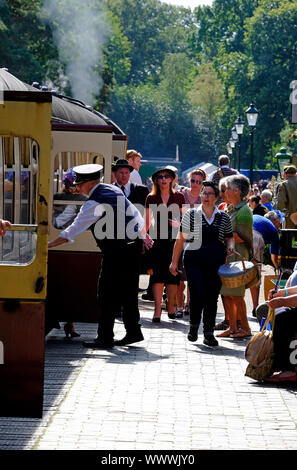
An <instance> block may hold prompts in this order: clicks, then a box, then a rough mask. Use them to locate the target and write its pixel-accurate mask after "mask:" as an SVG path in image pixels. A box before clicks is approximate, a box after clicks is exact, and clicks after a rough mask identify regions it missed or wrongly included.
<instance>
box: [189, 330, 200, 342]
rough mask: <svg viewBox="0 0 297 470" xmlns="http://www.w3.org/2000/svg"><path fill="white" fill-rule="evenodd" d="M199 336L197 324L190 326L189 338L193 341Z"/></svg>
mask: <svg viewBox="0 0 297 470" xmlns="http://www.w3.org/2000/svg"><path fill="white" fill-rule="evenodd" d="M197 338H198V328H197V326H190V331H189V333H188V340H189V341H191V342H192V343H193V342H194V341H197Z"/></svg>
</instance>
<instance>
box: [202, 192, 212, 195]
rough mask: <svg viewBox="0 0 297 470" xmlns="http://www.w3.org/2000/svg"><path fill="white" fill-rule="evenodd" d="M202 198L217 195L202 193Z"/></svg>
mask: <svg viewBox="0 0 297 470" xmlns="http://www.w3.org/2000/svg"><path fill="white" fill-rule="evenodd" d="M201 196H215V193H205V192H203V193H201Z"/></svg>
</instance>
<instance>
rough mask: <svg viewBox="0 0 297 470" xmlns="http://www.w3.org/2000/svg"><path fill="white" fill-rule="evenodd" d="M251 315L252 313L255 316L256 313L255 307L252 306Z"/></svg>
mask: <svg viewBox="0 0 297 470" xmlns="http://www.w3.org/2000/svg"><path fill="white" fill-rule="evenodd" d="M252 315H253V317H256V316H257V315H256V309H255V308H253V311H252Z"/></svg>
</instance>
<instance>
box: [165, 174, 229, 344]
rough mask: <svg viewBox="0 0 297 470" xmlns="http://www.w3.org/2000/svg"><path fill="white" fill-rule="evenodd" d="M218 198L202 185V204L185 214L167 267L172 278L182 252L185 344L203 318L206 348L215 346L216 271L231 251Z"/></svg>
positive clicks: (210, 186)
mask: <svg viewBox="0 0 297 470" xmlns="http://www.w3.org/2000/svg"><path fill="white" fill-rule="evenodd" d="M218 197H219V189H218V187H217V186H216V184H215V183H213V182H212V181H204V182H203V185H202V191H201V199H202V204H201V205H200V206H198V207H196V208H193V209H189V210H188V211H187V212H186V213H185V215H184V217H183V219H182V222H181V226H180V234H179V237H178V238H177V239H176V242H175V245H174V251H173V256H172V262H171V265H170V272H171V273H172V274H173V275H176V274H177V270H178V260H179V257H180V255H181V253H182V251H183V249H184V256H183V259H184V266H185V271H186V275H187V280H188V285H189V289H190V331H189V334H188V340H189V341H193V342H194V341H196V340H197V337H198V329H199V325H200V322H201V317H202V314H203V333H204V341H203V343H204V344H206V345H207V346H217V345H218V342H217V340H216V339H215V337H214V334H213V332H214V327H215V319H216V314H217V301H218V297H219V293H220V289H221V285H222V284H221V280H220V277H219V275H218V269H219V267H220V266H221V265H222V264H224V263H225V259H226V254H227V253H228V254H230V253H232V252H233V250H234V239H233V233H232V224H231V220H230V217H229V216H228V215H227V214H226V213H225V212H223V211H219V210H218V208H217V206H216V202H217V200H218ZM227 250H228V251H227Z"/></svg>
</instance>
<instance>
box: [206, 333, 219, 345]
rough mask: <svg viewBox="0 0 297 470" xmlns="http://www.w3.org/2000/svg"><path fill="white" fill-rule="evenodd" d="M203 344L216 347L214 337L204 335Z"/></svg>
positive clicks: (216, 342) (216, 343)
mask: <svg viewBox="0 0 297 470" xmlns="http://www.w3.org/2000/svg"><path fill="white" fill-rule="evenodd" d="M203 344H206V346H218V344H219V343H218V341H217V340H216V339H215V337H214V335H205V336H204V340H203Z"/></svg>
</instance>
